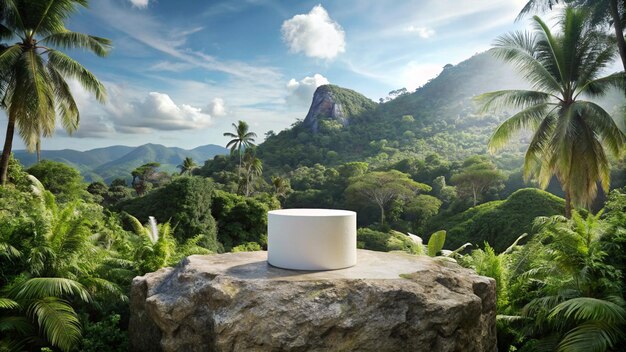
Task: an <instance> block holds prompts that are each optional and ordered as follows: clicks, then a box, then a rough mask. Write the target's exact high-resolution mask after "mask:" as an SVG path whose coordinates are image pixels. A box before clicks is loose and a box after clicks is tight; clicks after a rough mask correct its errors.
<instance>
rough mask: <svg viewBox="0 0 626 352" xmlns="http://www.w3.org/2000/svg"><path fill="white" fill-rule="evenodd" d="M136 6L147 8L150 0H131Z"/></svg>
mask: <svg viewBox="0 0 626 352" xmlns="http://www.w3.org/2000/svg"><path fill="white" fill-rule="evenodd" d="M129 1H130V2H131V3H132V4H133V6H134V7H138V8H140V9H145V8H146V7H148V0H129Z"/></svg>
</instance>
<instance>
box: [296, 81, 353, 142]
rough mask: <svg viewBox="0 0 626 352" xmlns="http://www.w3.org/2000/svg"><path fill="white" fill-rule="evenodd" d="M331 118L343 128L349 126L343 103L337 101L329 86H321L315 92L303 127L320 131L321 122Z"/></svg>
mask: <svg viewBox="0 0 626 352" xmlns="http://www.w3.org/2000/svg"><path fill="white" fill-rule="evenodd" d="M321 118H329V119H332V120H335V121H338V122H340V123H341V124H342V125H343V126H346V125H347V124H348V119H347V117H346V114H345V113H344V112H343V109H342V106H341V103H340V102H338V101H337V99H336V98H335V96H334V94H333V92H332V90H330V89H328V88H327V86H321V87H319V88H317V90H315V93H314V94H313V101H312V102H311V106H310V107H309V112H308V113H307V114H306V117H305V118H304V121H303V125H304V126H305V127H307V128H309V129H311V131H312V132H317V131H318V129H319V120H320V119H321Z"/></svg>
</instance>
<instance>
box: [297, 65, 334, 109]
mask: <svg viewBox="0 0 626 352" xmlns="http://www.w3.org/2000/svg"><path fill="white" fill-rule="evenodd" d="M329 83H330V82H329V81H328V79H326V77H324V76H322V75H320V74H319V73H316V74H314V75H313V77H308V76H307V77H304V78H303V79H301V80H300V81H296V80H295V79H293V78H292V79H291V80H289V82H288V83H287V90H288V91H289V95H287V103H289V104H292V105H299V106H305V107H308V106H309V105H311V99H312V98H313V93H315V89H317V87H319V86H321V85H324V84H329Z"/></svg>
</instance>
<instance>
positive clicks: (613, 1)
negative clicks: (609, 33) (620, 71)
mask: <svg viewBox="0 0 626 352" xmlns="http://www.w3.org/2000/svg"><path fill="white" fill-rule="evenodd" d="M609 8H610V9H609V11H610V12H611V18H612V20H613V28H614V29H615V37H616V40H617V49H618V50H619V56H620V58H621V59H622V65H623V66H624V70H626V41H625V40H624V32H622V25H621V24H622V21H621V19H620V17H619V10H618V9H617V0H610V6H609Z"/></svg>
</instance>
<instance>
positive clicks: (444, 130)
mask: <svg viewBox="0 0 626 352" xmlns="http://www.w3.org/2000/svg"><path fill="white" fill-rule="evenodd" d="M511 88H526V85H525V84H524V83H523V81H522V80H521V79H520V77H519V76H517V75H516V74H515V70H514V68H512V67H511V66H509V65H507V64H504V63H502V62H500V61H498V60H496V59H495V58H493V57H492V56H491V54H489V53H482V54H477V55H475V56H473V57H471V58H470V59H468V60H466V61H463V62H461V63H459V64H458V65H446V66H445V67H444V68H443V71H442V72H441V73H440V74H439V75H438V76H437V77H436V78H434V79H432V80H430V81H429V82H428V83H426V84H425V85H424V86H423V87H420V88H418V89H417V90H416V91H415V92H412V93H409V92H406V90H398V91H395V93H398V92H400V94H399V95H396V96H395V98H394V99H390V100H389V101H387V102H384V101H383V100H381V101H383V102H381V103H375V102H373V101H371V100H370V99H367V98H365V97H364V96H362V95H360V94H359V93H357V92H354V91H352V90H349V89H345V88H340V87H337V86H331V85H326V86H321V87H319V88H318V89H317V90H316V92H315V94H314V96H313V101H312V104H311V108H310V110H309V113H308V114H307V116H306V118H305V119H304V121H301V122H299V123H296V124H295V125H294V126H293V127H292V128H291V129H288V130H284V131H281V132H280V133H278V134H276V135H274V136H270V137H268V138H267V139H266V141H265V142H264V143H263V144H261V145H260V146H259V148H258V153H259V155H260V158H261V159H262V160H263V162H264V165H265V166H266V167H267V168H268V169H270V170H271V169H275V170H276V172H287V171H288V170H289V169H290V168H291V169H293V168H296V167H298V166H312V165H314V164H316V163H319V164H323V165H331V166H332V165H338V164H341V163H345V162H349V161H367V162H369V163H370V165H373V166H380V165H385V164H387V165H388V164H390V163H393V162H397V161H400V160H401V159H406V158H409V157H414V158H421V159H423V158H424V157H426V156H428V155H430V154H439V155H441V156H444V157H445V158H447V159H449V160H463V159H464V158H466V157H468V156H471V155H476V154H486V145H487V140H488V138H489V136H490V135H491V133H493V130H494V129H495V128H496V126H497V125H499V124H500V123H501V122H502V121H503V120H504V118H506V117H508V116H509V112H502V113H499V114H482V113H479V112H478V109H477V106H476V104H475V102H474V101H473V98H474V97H475V96H476V95H479V94H481V93H485V92H489V91H494V90H500V89H511ZM520 146H521V144H516V143H512V145H511V148H510V153H511V154H512V155H513V156H514V158H515V159H516V163H517V164H519V163H520V162H521V152H520ZM507 159H508V160H511V157H510V156H509V157H508V158H507ZM518 161H519V162H518ZM499 166H500V165H499Z"/></svg>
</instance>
